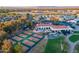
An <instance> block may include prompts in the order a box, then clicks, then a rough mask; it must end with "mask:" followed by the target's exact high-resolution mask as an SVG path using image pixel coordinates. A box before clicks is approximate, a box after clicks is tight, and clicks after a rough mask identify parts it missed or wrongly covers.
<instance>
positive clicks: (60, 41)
mask: <svg viewBox="0 0 79 59" xmlns="http://www.w3.org/2000/svg"><path fill="white" fill-rule="evenodd" d="M61 46H62V47H61ZM61 52H67V44H65V42H64V37H59V38H56V39H48V43H47V46H46V49H45V53H61Z"/></svg>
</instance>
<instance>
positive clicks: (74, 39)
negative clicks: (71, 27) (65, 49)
mask: <svg viewBox="0 0 79 59" xmlns="http://www.w3.org/2000/svg"><path fill="white" fill-rule="evenodd" d="M69 40H70V41H71V42H76V41H78V40H79V35H72V36H71V37H69Z"/></svg>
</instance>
